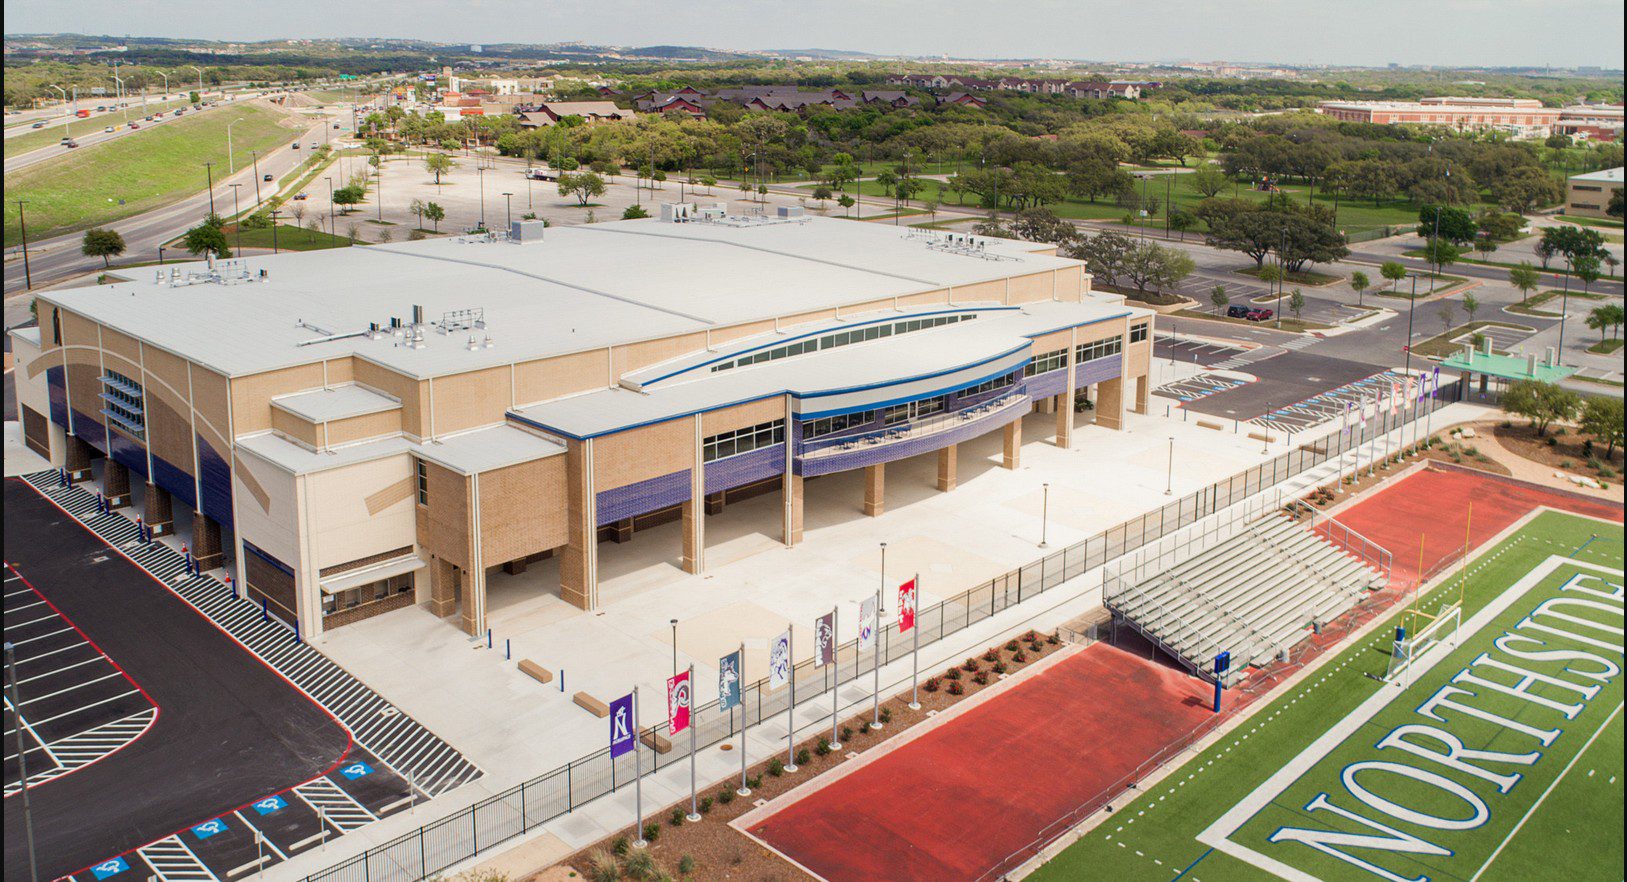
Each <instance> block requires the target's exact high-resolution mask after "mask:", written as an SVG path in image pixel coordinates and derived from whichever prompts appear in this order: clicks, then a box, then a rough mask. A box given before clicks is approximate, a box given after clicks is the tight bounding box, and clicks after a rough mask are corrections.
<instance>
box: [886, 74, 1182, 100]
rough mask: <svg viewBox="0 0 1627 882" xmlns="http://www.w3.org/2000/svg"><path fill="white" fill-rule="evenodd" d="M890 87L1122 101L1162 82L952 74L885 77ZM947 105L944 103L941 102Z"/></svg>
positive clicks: (1133, 97)
mask: <svg viewBox="0 0 1627 882" xmlns="http://www.w3.org/2000/svg"><path fill="white" fill-rule="evenodd" d="M887 84H888V85H890V86H908V87H911V88H915V89H929V90H932V91H944V90H954V91H955V92H956V93H957V94H959V93H963V92H995V91H1006V92H1027V93H1030V94H1034V95H1067V96H1069V97H1071V98H1095V99H1103V98H1123V99H1127V100H1130V101H1134V100H1136V99H1138V98H1140V97H1141V96H1142V95H1143V94H1144V93H1146V92H1149V91H1152V90H1153V89H1157V88H1159V87H1160V86H1162V85H1163V83H1158V82H1149V81H1139V80H1137V81H1129V80H1112V81H1098V80H1085V81H1073V80H1058V79H1028V78H1024V77H1001V78H1000V79H997V80H985V79H978V78H976V77H963V76H957V75H952V74H895V75H894V76H890V77H888V78H887ZM940 103H947V102H940Z"/></svg>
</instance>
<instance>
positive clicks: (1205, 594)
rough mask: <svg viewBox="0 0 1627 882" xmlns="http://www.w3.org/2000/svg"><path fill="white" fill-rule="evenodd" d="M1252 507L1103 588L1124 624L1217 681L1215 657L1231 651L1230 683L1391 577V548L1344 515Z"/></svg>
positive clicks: (1134, 564) (1143, 559)
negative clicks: (1320, 516) (1312, 516)
mask: <svg viewBox="0 0 1627 882" xmlns="http://www.w3.org/2000/svg"><path fill="white" fill-rule="evenodd" d="M1250 508H1251V510H1248V511H1245V512H1243V513H1241V514H1240V515H1239V516H1238V517H1236V518H1235V519H1234V520H1233V521H1232V522H1231V523H1227V524H1222V525H1219V526H1213V527H1210V528H1207V529H1205V530H1203V531H1196V532H1194V533H1193V534H1192V535H1190V536H1187V537H1184V539H1183V540H1181V541H1179V542H1178V543H1175V544H1172V545H1171V546H1170V547H1169V548H1167V549H1165V550H1161V551H1160V550H1157V549H1153V550H1150V551H1149V553H1148V554H1146V555H1143V556H1140V558H1139V559H1136V560H1131V561H1127V562H1126V563H1125V564H1124V565H1122V566H1120V567H1117V568H1111V569H1110V571H1109V572H1108V573H1107V574H1106V577H1105V581H1104V586H1103V594H1104V600H1105V602H1106V605H1107V607H1108V608H1109V609H1110V610H1112V612H1113V614H1114V618H1115V621H1116V622H1117V623H1119V624H1122V625H1126V626H1129V627H1132V628H1135V629H1136V630H1137V631H1139V632H1140V633H1142V634H1143V635H1145V636H1146V637H1147V638H1148V639H1150V640H1152V641H1153V642H1154V643H1155V644H1157V645H1159V646H1160V647H1162V648H1163V649H1164V650H1165V651H1166V652H1168V653H1170V654H1171V655H1173V656H1175V657H1176V658H1178V659H1180V660H1181V662H1182V663H1183V664H1185V665H1186V666H1187V668H1189V669H1190V670H1192V671H1193V672H1194V673H1196V674H1199V675H1200V676H1203V677H1206V678H1209V679H1213V677H1214V674H1213V671H1212V664H1211V663H1212V661H1213V659H1214V657H1215V656H1216V655H1218V654H1219V653H1221V652H1230V653H1231V659H1232V665H1231V670H1230V671H1229V672H1228V673H1227V674H1226V675H1225V679H1226V682H1227V684H1228V685H1229V684H1230V683H1232V682H1234V681H1235V680H1236V679H1238V678H1239V677H1241V676H1243V675H1244V674H1245V673H1246V671H1247V669H1248V668H1249V667H1250V666H1259V665H1264V664H1266V663H1269V662H1270V661H1272V660H1273V659H1276V658H1278V657H1280V656H1282V655H1283V654H1284V653H1286V652H1287V651H1288V650H1289V649H1291V648H1292V647H1293V646H1294V645H1295V644H1297V643H1298V642H1299V641H1301V640H1303V639H1305V638H1306V637H1308V636H1310V634H1312V633H1313V629H1314V627H1315V626H1316V625H1319V624H1322V623H1326V622H1329V621H1332V620H1333V619H1335V618H1338V617H1339V616H1340V615H1342V614H1344V613H1345V612H1346V611H1348V610H1349V609H1350V608H1351V607H1353V606H1355V604H1356V603H1357V602H1358V601H1360V600H1361V599H1362V598H1363V597H1364V596H1365V595H1366V593H1367V592H1368V591H1371V590H1374V589H1377V588H1379V587H1382V586H1383V585H1384V583H1385V582H1386V581H1387V580H1388V578H1389V553H1388V552H1386V551H1383V550H1382V549H1378V548H1377V547H1376V546H1374V545H1372V544H1371V543H1370V542H1368V541H1367V540H1366V539H1364V538H1362V537H1360V536H1359V535H1357V534H1355V533H1353V532H1351V531H1349V530H1348V529H1345V528H1344V527H1343V525H1341V524H1338V523H1337V522H1336V521H1333V520H1331V519H1326V520H1324V521H1323V522H1322V523H1321V524H1316V525H1313V526H1312V527H1311V528H1309V529H1308V528H1307V525H1306V524H1304V523H1302V522H1300V521H1298V520H1296V519H1295V518H1293V517H1290V516H1288V515H1287V514H1286V513H1284V511H1283V510H1282V509H1281V508H1280V507H1266V506H1257V507H1252V506H1251V507H1250Z"/></svg>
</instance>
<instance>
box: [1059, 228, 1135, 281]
mask: <svg viewBox="0 0 1627 882" xmlns="http://www.w3.org/2000/svg"><path fill="white" fill-rule="evenodd" d="M1134 247H1135V240H1134V239H1131V238H1130V237H1129V236H1126V235H1124V234H1123V233H1113V232H1107V233H1097V234H1096V235H1094V236H1081V237H1079V238H1078V239H1075V240H1074V241H1073V242H1072V243H1070V244H1068V245H1066V246H1063V248H1062V249H1061V250H1062V252H1063V255H1064V256H1066V257H1071V258H1073V259H1074V260H1082V261H1084V262H1085V269H1087V270H1089V271H1090V273H1091V275H1093V276H1095V277H1096V278H1097V279H1099V280H1100V281H1101V283H1102V284H1104V285H1117V284H1118V280H1119V276H1120V275H1122V274H1123V273H1124V263H1125V260H1126V259H1127V258H1128V257H1129V254H1130V250H1131V249H1132V248H1134Z"/></svg>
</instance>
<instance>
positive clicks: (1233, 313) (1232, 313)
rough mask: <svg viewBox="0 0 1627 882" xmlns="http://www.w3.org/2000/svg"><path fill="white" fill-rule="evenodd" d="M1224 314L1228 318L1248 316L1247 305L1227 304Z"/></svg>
mask: <svg viewBox="0 0 1627 882" xmlns="http://www.w3.org/2000/svg"><path fill="white" fill-rule="evenodd" d="M1226 316H1227V317H1228V318H1248V307H1246V306H1228V307H1226Z"/></svg>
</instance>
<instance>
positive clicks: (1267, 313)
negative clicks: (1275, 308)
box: [1243, 308, 1276, 322]
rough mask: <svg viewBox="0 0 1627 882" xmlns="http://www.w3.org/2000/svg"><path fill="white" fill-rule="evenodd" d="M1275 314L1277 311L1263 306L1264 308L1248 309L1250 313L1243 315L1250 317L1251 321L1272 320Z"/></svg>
mask: <svg viewBox="0 0 1627 882" xmlns="http://www.w3.org/2000/svg"><path fill="white" fill-rule="evenodd" d="M1275 314H1276V313H1274V312H1272V311H1271V310H1269V309H1263V308H1262V309H1251V310H1249V311H1248V315H1246V316H1243V317H1244V318H1246V319H1248V320H1249V321H1251V322H1264V321H1270V320H1271V317H1272V316H1273V315H1275Z"/></svg>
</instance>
